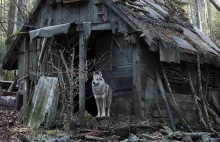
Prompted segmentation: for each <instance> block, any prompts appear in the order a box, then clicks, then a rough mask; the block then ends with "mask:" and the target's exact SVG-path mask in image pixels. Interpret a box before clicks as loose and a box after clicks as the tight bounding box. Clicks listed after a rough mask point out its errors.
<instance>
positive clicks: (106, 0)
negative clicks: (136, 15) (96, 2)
mask: <svg viewBox="0 0 220 142" xmlns="http://www.w3.org/2000/svg"><path fill="white" fill-rule="evenodd" d="M102 3H103V4H104V5H105V6H107V7H110V8H111V9H112V10H113V11H114V12H115V13H117V14H118V15H119V16H120V17H121V18H122V19H123V20H125V21H126V22H127V23H128V24H129V25H130V26H131V27H132V28H133V29H134V30H138V29H139V27H138V26H137V25H136V24H135V23H134V22H133V21H132V20H131V19H130V18H129V17H128V16H127V15H126V14H125V13H124V12H122V11H121V10H120V9H119V8H118V7H117V6H116V5H115V3H113V2H112V0H102Z"/></svg>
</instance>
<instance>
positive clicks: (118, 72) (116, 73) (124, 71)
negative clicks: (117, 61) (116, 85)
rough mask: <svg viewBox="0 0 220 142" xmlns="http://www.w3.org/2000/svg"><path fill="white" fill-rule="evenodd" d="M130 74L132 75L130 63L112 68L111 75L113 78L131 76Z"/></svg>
mask: <svg viewBox="0 0 220 142" xmlns="http://www.w3.org/2000/svg"><path fill="white" fill-rule="evenodd" d="M132 76H133V67H132V65H126V66H120V67H113V68H112V77H113V78H123V77H132Z"/></svg>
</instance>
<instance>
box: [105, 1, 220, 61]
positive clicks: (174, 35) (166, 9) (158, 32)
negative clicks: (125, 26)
mask: <svg viewBox="0 0 220 142" xmlns="http://www.w3.org/2000/svg"><path fill="white" fill-rule="evenodd" d="M103 2H104V3H105V4H106V5H107V6H109V7H111V8H112V9H113V10H114V11H115V12H116V13H118V14H119V15H121V14H122V13H120V11H122V12H123V14H124V15H126V16H127V17H128V18H129V20H130V21H131V23H130V26H132V24H135V25H136V26H137V27H138V28H139V30H140V31H141V32H142V34H141V35H140V36H141V37H143V38H144V39H145V41H146V42H147V43H148V45H149V46H150V50H152V51H159V48H160V49H162V48H165V49H166V50H169V49H176V50H178V51H180V52H185V53H190V54H197V53H199V54H202V55H204V56H205V57H206V58H208V59H212V60H213V59H214V60H217V61H219V52H220V49H219V48H218V47H217V46H216V45H215V44H214V43H213V42H212V41H211V40H210V38H209V37H207V36H206V35H205V34H204V33H203V32H201V31H200V30H199V29H198V28H196V27H194V26H193V25H192V24H191V23H190V22H189V19H188V18H187V14H186V12H185V11H184V10H183V8H182V6H183V5H184V4H186V2H185V1H183V0H103ZM124 20H125V21H126V22H128V23H129V21H128V20H127V19H125V18H124ZM132 22H133V23H132ZM133 28H134V29H135V27H133ZM160 51H161V50H160ZM173 51H174V50H173ZM169 53H170V52H169ZM168 60H169V59H168ZM171 61H173V60H171ZM171 61H170V62H171ZM174 62H175V61H174Z"/></svg>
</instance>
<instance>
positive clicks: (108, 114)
mask: <svg viewBox="0 0 220 142" xmlns="http://www.w3.org/2000/svg"><path fill="white" fill-rule="evenodd" d="M107 111H108V112H107V117H109V116H110V107H109V106H108V110H107Z"/></svg>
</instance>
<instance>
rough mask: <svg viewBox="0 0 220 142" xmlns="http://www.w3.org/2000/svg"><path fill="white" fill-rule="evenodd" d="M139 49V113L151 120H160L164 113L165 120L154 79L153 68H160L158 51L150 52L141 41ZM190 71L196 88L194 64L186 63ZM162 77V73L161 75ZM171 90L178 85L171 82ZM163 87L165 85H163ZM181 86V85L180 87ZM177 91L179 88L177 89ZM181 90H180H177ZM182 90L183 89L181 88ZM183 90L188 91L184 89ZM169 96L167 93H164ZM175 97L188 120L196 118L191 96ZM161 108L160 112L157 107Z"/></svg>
mask: <svg viewBox="0 0 220 142" xmlns="http://www.w3.org/2000/svg"><path fill="white" fill-rule="evenodd" d="M140 46H141V48H140V51H138V59H139V60H138V62H139V71H140V86H141V91H140V92H139V93H140V95H141V110H142V111H141V115H142V117H146V118H149V119H152V120H158V121H160V120H162V115H164V118H165V120H168V116H167V111H166V108H165V105H164V102H163V99H162V97H161V95H160V92H159V88H158V84H157V81H156V79H155V69H157V70H159V72H160V73H161V69H160V61H159V55H158V53H155V52H151V51H149V50H148V45H146V44H145V43H143V42H140ZM186 64H187V65H188V67H189V69H190V71H191V74H192V79H193V84H194V86H195V88H196V84H197V82H196V81H197V76H196V75H197V74H196V64H188V63H186ZM161 77H162V75H161ZM171 87H173V88H172V89H173V90H177V89H178V86H175V85H173V86H172V84H171ZM164 88H166V86H165V85H164ZM180 88H181V87H180ZM178 91H179V90H178ZM179 92H181V91H179ZM182 92H184V89H183V88H182ZM185 92H190V91H189V90H185ZM166 96H167V97H169V94H166ZM174 96H175V99H176V102H177V103H178V105H179V106H180V108H181V109H182V111H183V113H184V114H185V116H186V117H187V118H188V119H189V120H193V119H196V118H197V117H196V114H197V113H196V108H195V104H194V102H193V99H192V96H191V95H190V93H188V94H184V93H183V94H175V95H174ZM158 106H159V109H160V110H161V113H162V115H161V113H160V111H159V109H158Z"/></svg>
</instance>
